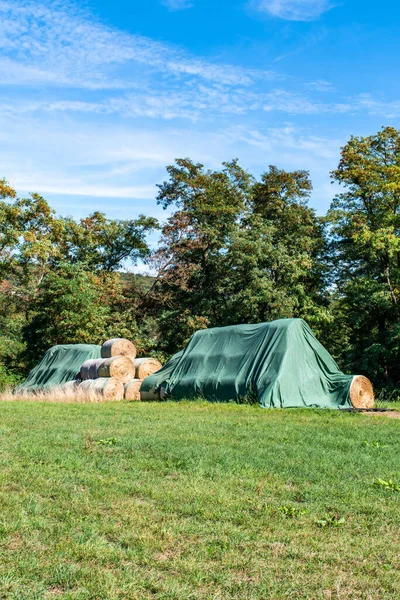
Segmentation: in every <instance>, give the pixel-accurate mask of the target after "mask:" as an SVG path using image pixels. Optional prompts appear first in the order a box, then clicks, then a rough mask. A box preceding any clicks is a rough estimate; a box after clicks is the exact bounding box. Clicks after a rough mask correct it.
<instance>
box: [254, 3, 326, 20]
mask: <svg viewBox="0 0 400 600" xmlns="http://www.w3.org/2000/svg"><path fill="white" fill-rule="evenodd" d="M252 4H253V6H254V8H256V9H257V10H259V11H261V12H266V13H269V14H270V15H272V16H274V17H278V18H280V19H287V20H289V21H313V20H315V19H318V18H319V17H320V16H321V15H322V14H323V13H324V12H326V11H328V10H329V9H330V8H332V4H331V3H330V2H329V0H254V1H253V3H252Z"/></svg>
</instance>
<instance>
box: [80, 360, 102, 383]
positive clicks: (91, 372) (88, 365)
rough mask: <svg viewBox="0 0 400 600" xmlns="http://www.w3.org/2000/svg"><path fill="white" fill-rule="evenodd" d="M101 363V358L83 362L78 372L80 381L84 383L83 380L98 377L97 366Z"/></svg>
mask: <svg viewBox="0 0 400 600" xmlns="http://www.w3.org/2000/svg"><path fill="white" fill-rule="evenodd" d="M102 362H103V359H102V358H90V359H89V360H85V362H84V363H83V364H82V366H81V370H80V372H79V376H80V378H81V379H82V381H85V379H97V378H98V376H99V374H98V370H99V366H100V365H101V363H102Z"/></svg>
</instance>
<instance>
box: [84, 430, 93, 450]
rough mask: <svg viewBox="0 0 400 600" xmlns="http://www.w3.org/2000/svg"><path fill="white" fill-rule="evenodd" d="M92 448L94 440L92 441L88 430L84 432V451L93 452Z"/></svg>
mask: <svg viewBox="0 0 400 600" xmlns="http://www.w3.org/2000/svg"><path fill="white" fill-rule="evenodd" d="M93 449H94V442H93V438H92V436H91V435H90V432H88V433H87V434H86V437H85V445H84V450H85V452H87V453H89V454H90V453H92V452H93Z"/></svg>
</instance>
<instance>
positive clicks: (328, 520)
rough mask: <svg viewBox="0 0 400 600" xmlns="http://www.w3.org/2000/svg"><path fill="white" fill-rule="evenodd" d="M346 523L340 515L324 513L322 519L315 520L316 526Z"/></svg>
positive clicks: (337, 525)
mask: <svg viewBox="0 0 400 600" xmlns="http://www.w3.org/2000/svg"><path fill="white" fill-rule="evenodd" d="M345 523H346V519H345V518H344V517H341V516H340V515H335V514H332V513H330V514H326V515H325V517H323V518H322V519H318V520H317V521H315V524H316V526H317V527H340V526H341V525H344V524H345Z"/></svg>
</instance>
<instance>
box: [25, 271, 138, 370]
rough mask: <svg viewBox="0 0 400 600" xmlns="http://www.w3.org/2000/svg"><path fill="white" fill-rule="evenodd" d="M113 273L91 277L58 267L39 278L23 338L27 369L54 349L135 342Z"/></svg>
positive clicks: (130, 318)
mask: <svg viewBox="0 0 400 600" xmlns="http://www.w3.org/2000/svg"><path fill="white" fill-rule="evenodd" d="M135 332H136V321H135V318H134V316H133V315H132V314H130V313H129V310H128V309H127V307H126V305H125V302H124V296H123V294H122V286H121V280H120V277H119V274H118V273H105V272H100V273H99V272H91V271H89V270H87V268H86V267H85V266H84V265H82V264H76V265H71V264H69V263H61V264H60V265H58V267H57V268H56V269H54V270H52V271H50V272H49V273H47V274H46V276H45V277H44V278H43V280H42V282H41V283H40V286H39V290H38V294H37V296H36V297H35V298H34V299H33V300H32V302H31V303H30V305H29V311H28V319H27V324H26V326H25V327H24V330H23V339H24V341H25V343H26V345H27V352H26V359H27V363H28V366H31V365H33V364H35V363H36V362H37V360H38V359H39V358H40V357H41V356H42V355H43V354H44V352H45V351H46V350H47V349H48V348H50V347H51V346H54V345H56V344H77V343H90V344H100V343H103V341H104V340H105V339H107V338H109V337H125V336H126V337H131V338H132V337H133V338H134V337H135Z"/></svg>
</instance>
